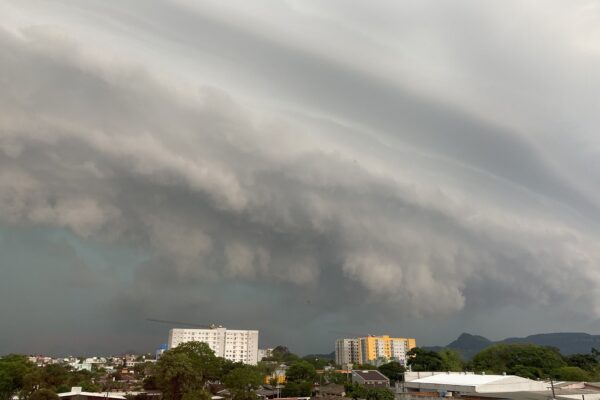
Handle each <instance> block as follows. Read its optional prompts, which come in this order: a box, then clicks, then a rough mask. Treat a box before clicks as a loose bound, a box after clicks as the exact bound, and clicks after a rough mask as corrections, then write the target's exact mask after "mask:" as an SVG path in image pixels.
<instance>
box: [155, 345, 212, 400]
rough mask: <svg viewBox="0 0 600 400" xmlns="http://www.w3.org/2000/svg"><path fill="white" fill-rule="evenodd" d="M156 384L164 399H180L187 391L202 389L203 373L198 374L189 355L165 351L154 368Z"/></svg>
mask: <svg viewBox="0 0 600 400" xmlns="http://www.w3.org/2000/svg"><path fill="white" fill-rule="evenodd" d="M155 377H156V386H157V387H158V388H159V389H160V391H161V392H162V395H163V398H164V399H165V400H181V399H182V398H183V395H184V394H186V393H189V392H195V391H198V390H202V389H203V387H204V379H203V375H202V374H200V375H198V374H197V373H196V370H195V368H194V364H193V363H192V360H191V359H190V357H189V355H188V354H186V353H183V352H173V351H170V350H169V351H165V352H164V353H163V354H162V356H161V357H160V360H159V361H158V362H157V363H156V368H155Z"/></svg>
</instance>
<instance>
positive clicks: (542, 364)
mask: <svg viewBox="0 0 600 400" xmlns="http://www.w3.org/2000/svg"><path fill="white" fill-rule="evenodd" d="M565 366H567V363H566V362H565V360H564V359H563V357H562V356H561V354H560V353H559V352H558V350H557V349H555V348H552V347H546V346H537V345H535V344H496V345H493V346H490V347H488V348H486V349H484V350H482V351H480V352H479V353H477V354H476V355H475V357H474V358H473V361H472V367H473V369H475V370H476V371H487V372H492V373H497V374H499V373H503V372H506V373H508V374H514V375H519V376H523V377H526V378H545V377H547V376H550V375H552V373H553V371H554V370H556V369H558V368H562V367H565Z"/></svg>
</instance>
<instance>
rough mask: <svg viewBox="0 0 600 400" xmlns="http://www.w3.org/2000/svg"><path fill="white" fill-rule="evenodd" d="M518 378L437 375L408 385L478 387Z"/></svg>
mask: <svg viewBox="0 0 600 400" xmlns="http://www.w3.org/2000/svg"><path fill="white" fill-rule="evenodd" d="M514 378H519V377H517V376H514V375H474V374H439V375H432V376H426V377H425V378H419V379H415V380H413V381H410V383H431V384H436V385H456V386H478V385H485V384H489V383H492V382H496V381H500V380H503V379H510V380H513V379H514Z"/></svg>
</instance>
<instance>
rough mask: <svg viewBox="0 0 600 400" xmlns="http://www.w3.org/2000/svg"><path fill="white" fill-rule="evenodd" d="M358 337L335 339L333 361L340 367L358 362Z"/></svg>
mask: <svg viewBox="0 0 600 400" xmlns="http://www.w3.org/2000/svg"><path fill="white" fill-rule="evenodd" d="M359 344H360V341H359V339H338V340H336V341H335V363H336V364H338V365H340V366H341V367H342V368H346V367H347V366H348V364H360V353H359Z"/></svg>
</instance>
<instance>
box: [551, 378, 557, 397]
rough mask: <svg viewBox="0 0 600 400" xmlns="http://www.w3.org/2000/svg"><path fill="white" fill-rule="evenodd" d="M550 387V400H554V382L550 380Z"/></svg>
mask: <svg viewBox="0 0 600 400" xmlns="http://www.w3.org/2000/svg"><path fill="white" fill-rule="evenodd" d="M550 387H551V388H552V399H553V400H554V399H556V394H555V393H554V380H553V379H552V378H550Z"/></svg>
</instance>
